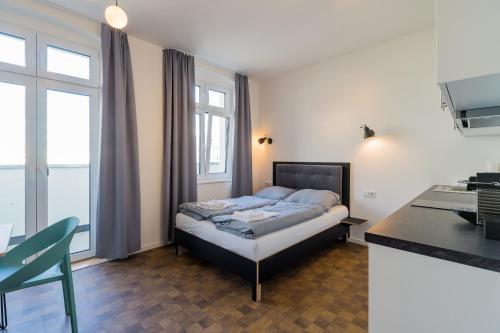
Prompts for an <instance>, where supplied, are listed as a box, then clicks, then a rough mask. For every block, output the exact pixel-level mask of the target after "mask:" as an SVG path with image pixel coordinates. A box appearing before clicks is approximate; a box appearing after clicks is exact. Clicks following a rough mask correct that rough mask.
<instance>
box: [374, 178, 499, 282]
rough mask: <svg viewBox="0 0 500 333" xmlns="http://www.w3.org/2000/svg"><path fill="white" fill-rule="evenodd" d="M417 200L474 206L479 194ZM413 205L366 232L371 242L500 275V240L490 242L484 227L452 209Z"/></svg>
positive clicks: (428, 194)
mask: <svg viewBox="0 0 500 333" xmlns="http://www.w3.org/2000/svg"><path fill="white" fill-rule="evenodd" d="M434 188H435V186H432V187H431V188H429V189H428V190H427V191H425V192H424V193H422V194H421V195H420V196H418V197H417V198H416V199H423V200H433V201H447V202H456V203H465V204H474V203H475V202H476V200H477V197H476V196H475V195H471V194H460V193H444V192H434V191H433V190H434ZM413 201H414V200H412V201H411V202H413ZM411 202H410V203H408V204H407V205H405V206H404V207H402V208H401V209H399V210H398V211H396V212H395V213H394V214H392V215H391V216H389V217H388V218H386V219H384V220H383V221H381V222H380V223H378V224H377V225H375V226H373V227H372V228H370V229H369V230H368V231H367V232H366V233H365V240H366V241H367V242H369V243H373V244H378V245H383V246H387V247H392V248H395V249H399V250H404V251H408V252H414V253H418V254H422V255H426V256H430V257H434V258H438V259H443V260H448V261H452V262H456V263H460V264H464V265H469V266H474V267H478V268H483V269H488V270H492V271H495V272H500V241H496V240H491V239H487V238H485V237H484V235H483V227H481V226H477V225H474V224H472V223H470V222H468V221H466V220H464V219H463V218H461V217H459V216H457V215H456V214H454V213H453V212H451V211H448V210H439V209H432V208H422V207H413V206H411Z"/></svg>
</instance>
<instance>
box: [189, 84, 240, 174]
mask: <svg viewBox="0 0 500 333" xmlns="http://www.w3.org/2000/svg"><path fill="white" fill-rule="evenodd" d="M195 86H198V87H200V102H199V103H196V102H195V106H196V114H197V115H199V117H200V118H199V119H200V137H199V140H200V142H199V152H198V153H199V156H200V167H199V170H197V176H198V184H203V183H212V182H229V181H231V177H232V160H233V141H234V87H231V86H229V85H222V84H216V83H213V82H211V81H206V80H196V83H195ZM194 89H196V88H194ZM209 90H213V91H218V92H221V93H224V94H225V99H224V108H220V107H216V106H211V105H209V100H208V91H209ZM205 114H208V124H207V126H206V127H207V129H208V133H206V137H207V140H206V141H207V142H205ZM213 116H219V117H224V118H228V119H229V130H228V136H229V137H228V138H227V148H226V172H221V173H210V162H208V163H207V161H210V146H211V131H212V126H211V124H212V117H213ZM198 171H199V172H198Z"/></svg>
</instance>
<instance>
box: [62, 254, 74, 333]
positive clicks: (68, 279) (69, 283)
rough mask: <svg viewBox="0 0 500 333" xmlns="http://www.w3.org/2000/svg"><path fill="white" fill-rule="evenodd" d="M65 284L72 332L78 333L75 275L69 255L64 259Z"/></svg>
mask: <svg viewBox="0 0 500 333" xmlns="http://www.w3.org/2000/svg"><path fill="white" fill-rule="evenodd" d="M63 269H64V282H63V283H65V284H66V293H67V298H68V306H69V312H70V313H69V315H70V318H71V332H72V333H78V322H77V319H76V305H75V292H74V290H73V275H72V273H71V261H70V259H69V253H67V254H66V256H65V258H64V265H63Z"/></svg>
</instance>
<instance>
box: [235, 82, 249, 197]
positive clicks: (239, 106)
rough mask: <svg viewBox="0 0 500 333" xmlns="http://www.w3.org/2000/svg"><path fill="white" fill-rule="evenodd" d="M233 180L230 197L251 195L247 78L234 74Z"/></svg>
mask: <svg viewBox="0 0 500 333" xmlns="http://www.w3.org/2000/svg"><path fill="white" fill-rule="evenodd" d="M235 84H236V108H235V125H234V151H233V176H232V177H233V179H232V189H231V196H232V197H239V196H242V195H251V194H252V192H253V189H252V119H251V115H250V94H249V88H248V77H246V76H245V75H241V74H238V73H237V74H236V80H235Z"/></svg>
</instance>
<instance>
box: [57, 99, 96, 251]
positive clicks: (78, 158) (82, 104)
mask: <svg viewBox="0 0 500 333" xmlns="http://www.w3.org/2000/svg"><path fill="white" fill-rule="evenodd" d="M89 134H90V97H89V96H86V95H78V94H72V93H67V92H61V91H56V90H47V164H48V168H49V177H48V219H49V225H50V224H53V223H55V222H57V221H59V220H62V219H64V218H66V217H70V216H76V217H78V218H79V219H80V224H79V229H78V230H77V233H76V234H75V236H74V238H73V241H72V243H71V253H75V252H80V251H85V250H88V249H90V228H89V226H90V224H89V216H90V214H89V211H90V205H89V197H90V195H89V190H90V187H89V181H90V178H89V177H90V168H89V156H90V141H89V138H90V135H89Z"/></svg>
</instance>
